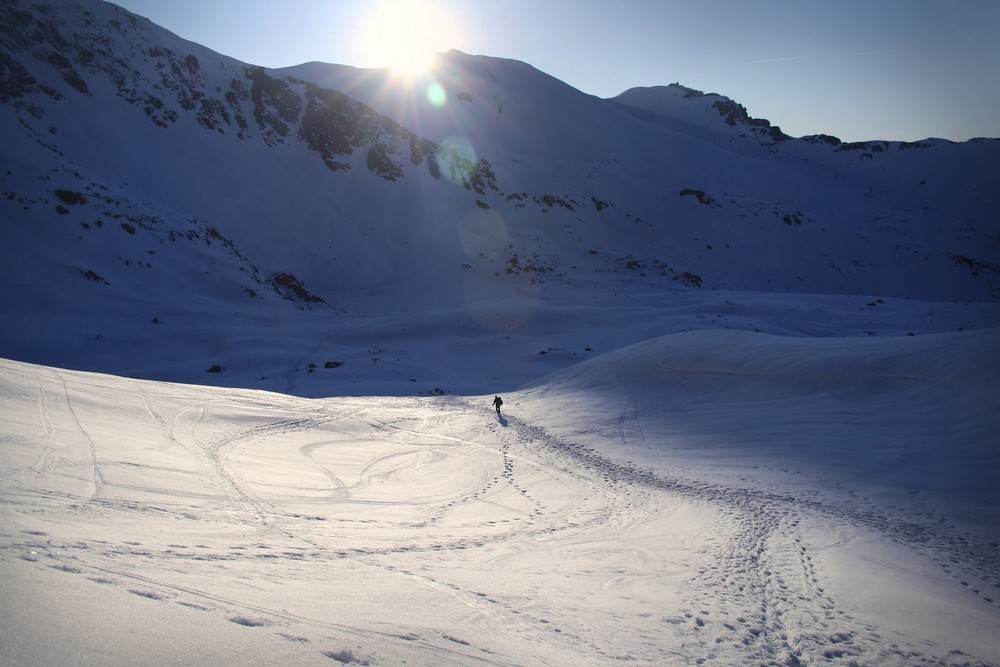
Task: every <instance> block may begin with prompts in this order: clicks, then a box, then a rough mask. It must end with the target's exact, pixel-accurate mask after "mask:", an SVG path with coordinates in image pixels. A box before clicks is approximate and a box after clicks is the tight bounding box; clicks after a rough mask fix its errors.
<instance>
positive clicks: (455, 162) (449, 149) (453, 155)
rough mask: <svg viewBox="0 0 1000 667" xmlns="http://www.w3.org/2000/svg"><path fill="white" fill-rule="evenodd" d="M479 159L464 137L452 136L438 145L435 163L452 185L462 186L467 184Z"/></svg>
mask: <svg viewBox="0 0 1000 667" xmlns="http://www.w3.org/2000/svg"><path fill="white" fill-rule="evenodd" d="M478 162H479V158H478V157H476V151H475V149H473V148H472V144H471V143H470V142H469V140H468V139H466V138H465V137H461V136H457V135H453V136H450V137H448V138H446V139H445V140H444V141H442V142H441V143H440V145H439V148H438V152H437V163H438V166H440V167H441V173H442V174H443V175H444V177H445V178H447V179H448V180H450V181H451V182H452V183H457V184H459V185H464V184H465V183H467V182H469V181H470V180H471V178H472V175H473V173H474V171H475V169H476V165H477V164H478Z"/></svg>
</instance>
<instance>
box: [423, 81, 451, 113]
mask: <svg viewBox="0 0 1000 667" xmlns="http://www.w3.org/2000/svg"><path fill="white" fill-rule="evenodd" d="M427 101H428V102H430V103H431V104H432V105H433V106H436V107H438V108H441V107H443V106H444V105H445V104H447V103H448V93H446V92H445V90H444V86H442V85H441V84H440V83H438V82H437V81H431V82H430V83H429V84H427Z"/></svg>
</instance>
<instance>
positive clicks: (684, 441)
mask: <svg viewBox="0 0 1000 667" xmlns="http://www.w3.org/2000/svg"><path fill="white" fill-rule="evenodd" d="M998 334H1000V331H998V330H996V329H984V330H979V331H969V332H957V333H951V334H929V335H920V336H910V337H883V338H869V339H857V338H852V339H845V338H840V339H805V338H786V337H778V336H771V335H765V334H753V333H748V332H734V331H729V332H727V331H703V332H690V333H679V334H673V335H669V336H664V337H660V338H655V339H651V340H649V341H646V342H644V343H640V344H638V345H633V346H630V347H627V348H623V349H621V350H618V351H615V352H611V353H608V354H605V355H601V356H595V357H593V358H591V359H589V360H588V361H585V362H583V363H580V364H577V365H575V366H572V367H571V368H569V369H568V370H563V371H559V372H557V373H555V374H553V375H550V376H547V377H545V378H543V379H541V380H539V381H538V382H535V383H531V385H530V386H528V387H526V388H525V389H523V390H521V391H517V392H513V393H509V394H504V398H505V405H504V415H503V416H502V417H501V418H499V419H498V418H497V416H496V414H495V413H494V412H493V410H492V408H491V407H490V401H491V400H492V396H491V395H490V396H464V397H463V396H440V397H409V398H407V397H341V398H328V399H306V398H299V397H293V396H287V395H281V394H275V393H267V392H262V391H252V390H237V389H223V388H211V387H200V386H193V385H180V384H169V383H159V382H151V381H141V380H134V379H127V378H122V377H114V376H108V375H100V374H93V373H84V372H75V371H67V370H60V369H56V368H50V367H43V366H37V365H31V364H26V363H21V362H15V361H2V362H0V401H2V406H0V410H2V414H3V415H4V418H3V420H2V423H0V447H2V449H3V456H2V457H0V512H2V515H0V516H2V518H0V544H2V548H0V560H2V564H3V569H4V576H3V577H0V597H2V599H3V600H4V601H5V602H4V605H3V611H2V613H0V636H2V637H3V641H2V642H0V663H2V664H9V665H15V664H18V665H28V664H76V665H99V664H100V665H107V664H158V665H184V664H219V663H224V664H246V665H274V664H295V665H309V664H315V665H330V664H338V663H344V664H369V665H401V664H408V665H441V664H449V665H451V664H454V665H529V664H545V665H608V664H636V665H691V664H706V665H742V664H764V665H771V664H775V665H799V664H833V665H838V664H840V665H942V664H943V665H983V664H1000V644H998V643H997V640H996V629H997V628H998V627H1000V547H998V539H997V538H998V531H997V528H998V526H1000V516H998V508H1000V491H998V487H997V485H996V484H995V480H996V475H997V471H998V470H1000V379H998V378H1000V348H998V346H997V345H996V340H997V336H998Z"/></svg>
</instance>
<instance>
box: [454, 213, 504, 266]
mask: <svg viewBox="0 0 1000 667" xmlns="http://www.w3.org/2000/svg"><path fill="white" fill-rule="evenodd" d="M458 242H459V243H460V244H461V245H462V250H464V251H465V254H466V255H468V257H469V258H470V259H482V260H486V259H491V260H495V259H498V258H500V255H501V253H502V252H503V250H504V249H505V248H506V247H507V225H506V224H505V223H504V221H503V218H502V217H501V216H500V214H499V213H497V212H496V211H494V210H493V209H485V210H484V209H480V208H474V209H470V210H469V211H468V212H467V213H466V214H465V215H464V216H462V219H461V221H459V223H458Z"/></svg>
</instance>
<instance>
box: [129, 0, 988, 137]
mask: <svg viewBox="0 0 1000 667" xmlns="http://www.w3.org/2000/svg"><path fill="white" fill-rule="evenodd" d="M413 1H419V0H413ZM395 2H397V3H398V2H399V0H395ZM115 4H118V5H121V6H123V7H125V8H126V9H129V10H130V11H133V12H135V13H137V14H140V15H142V16H145V17H147V18H149V19H151V20H152V21H154V22H155V23H158V24H159V25H161V26H163V27H165V28H167V29H169V30H171V31H173V32H175V33H177V34H178V35H180V36H182V37H184V38H186V39H190V40H192V41H194V42H198V43H200V44H203V45H205V46H207V47H209V48H212V49H214V50H216V51H219V52H220V53H223V54H225V55H228V56H232V57H234V58H237V59H239V60H242V61H245V62H248V63H252V64H256V65H264V66H267V67H284V66H288V65H296V64H300V63H303V62H308V61H312V60H320V61H325V62H333V63H338V64H343V65H354V66H357V67H376V66H381V65H385V64H387V63H386V62H385V58H384V57H383V56H384V54H380V53H378V50H377V49H372V48H371V47H372V41H373V40H374V41H375V42H379V41H381V42H382V43H389V42H394V41H399V39H400V37H399V35H398V33H393V32H391V29H389V30H390V32H386V28H385V26H384V23H385V21H386V18H385V17H386V15H387V14H386V13H380V12H381V9H382V8H383V7H385V6H388V5H392V4H393V2H391V1H389V0H386V1H382V2H380V1H379V0H287V1H286V2H280V3H279V2H273V1H271V0H115ZM424 4H425V5H427V6H428V7H429V8H427V7H425V10H426V11H424V12H423V16H424V17H425V19H424V20H414V19H410V20H409V24H411V25H413V29H411V30H409V32H408V35H409V36H410V37H409V38H410V39H412V38H413V36H415V35H416V36H419V37H418V39H419V40H420V41H421V42H426V45H427V46H428V47H430V48H433V49H434V50H447V49H449V48H457V49H459V50H461V51H465V52H466V53H473V54H483V55H490V56H496V57H501V58H513V59H516V60H522V61H524V62H527V63H529V64H531V65H533V66H534V67H536V68H538V69H540V70H542V71H544V72H546V73H548V74H551V75H552V76H555V77H557V78H559V79H561V80H563V81H565V82H566V83H568V84H570V85H572V86H574V87H575V88H578V89H580V90H582V91H583V92H586V93H590V94H593V95H597V96H599V97H613V96H615V95H617V94H619V93H621V92H623V91H624V90H627V89H628V88H631V87H634V86H655V85H665V84H669V83H673V82H679V83H682V84H684V85H686V86H689V87H691V88H697V89H699V90H703V91H705V92H716V93H720V94H723V95H726V96H728V97H731V98H732V99H734V100H736V101H737V102H739V103H741V104H743V105H744V106H746V107H747V110H748V111H749V112H750V114H751V115H752V116H755V117H758V118H767V119H768V120H770V121H771V122H772V123H773V124H776V125H780V126H781V128H782V129H783V130H784V131H785V132H787V133H788V134H791V135H793V136H802V135H806V134H820V133H824V134H832V135H835V136H838V137H840V138H841V139H844V140H845V141H862V140H871V139H890V140H906V141H913V140H918V139H924V138H927V137H941V138H945V139H951V140H955V141H961V140H965V139H968V138H970V137H976V136H989V137H1000V39H998V37H997V35H1000V0H830V1H819V0H754V1H752V2H751V1H737V0H615V1H610V0H604V1H599V0H497V1H493V2H480V1H471V0H426V2H425V3H424ZM393 11H395V12H396V14H399V9H398V7H397V8H396V9H395V10H391V11H390V12H389V14H392V12H393ZM380 17H381V18H380ZM429 17H433V20H432V19H431V18H429ZM442 26H447V28H444V27H442ZM397 30H398V28H397Z"/></svg>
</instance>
